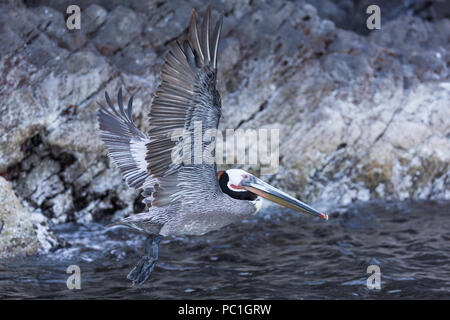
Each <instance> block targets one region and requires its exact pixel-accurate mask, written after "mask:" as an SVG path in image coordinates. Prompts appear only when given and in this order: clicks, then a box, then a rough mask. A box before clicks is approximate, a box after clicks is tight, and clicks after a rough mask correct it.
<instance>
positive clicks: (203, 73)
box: [146, 6, 222, 206]
mask: <svg viewBox="0 0 450 320" xmlns="http://www.w3.org/2000/svg"><path fill="white" fill-rule="evenodd" d="M210 17H211V11H210V8H209V6H208V8H207V10H206V11H205V14H204V16H203V22H202V26H201V29H200V30H199V29H198V28H197V21H196V14H195V11H194V10H193V11H192V15H191V21H190V24H189V32H188V34H187V37H186V38H187V39H184V40H183V41H174V42H173V43H172V46H171V49H170V51H169V52H168V53H167V56H166V59H165V63H164V65H163V68H162V71H161V84H160V85H159V87H158V89H157V91H156V94H155V97H154V99H153V102H152V106H151V108H150V112H149V123H150V129H149V131H148V138H149V139H150V141H149V143H147V157H146V160H147V162H148V171H149V172H150V175H151V176H152V177H153V178H155V179H157V184H155V186H154V190H155V192H154V193H153V197H152V198H151V204H152V206H165V205H168V204H173V203H175V202H178V201H183V202H190V201H196V200H198V199H199V198H208V197H210V196H212V195H214V194H215V193H217V191H218V189H219V186H218V181H217V174H216V165H215V163H214V161H212V162H211V161H205V160H206V159H200V161H198V158H197V160H196V161H195V162H194V160H195V159H194V155H196V152H195V151H196V150H194V147H195V145H194V141H202V137H199V136H198V135H199V134H204V133H205V132H207V130H208V129H217V127H218V124H219V119H220V115H221V101H220V95H219V93H218V91H217V89H216V75H217V47H218V44H219V37H220V31H221V28H222V17H221V18H220V20H219V21H218V22H217V24H216V26H215V29H214V31H213V32H212V34H211V30H210ZM194 127H195V129H194ZM199 128H201V130H199ZM182 130H184V133H181V131H182ZM186 133H187V134H188V137H187V136H186ZM212 140H213V141H203V142H202V148H201V149H200V152H201V153H202V154H203V151H204V149H205V147H206V146H208V150H209V151H211V154H212V155H213V154H214V149H215V145H214V144H215V142H214V139H212ZM186 147H187V149H186ZM186 151H187V152H190V157H186ZM197 155H198V149H197ZM181 159H184V160H187V161H186V162H184V163H180V160H181Z"/></svg>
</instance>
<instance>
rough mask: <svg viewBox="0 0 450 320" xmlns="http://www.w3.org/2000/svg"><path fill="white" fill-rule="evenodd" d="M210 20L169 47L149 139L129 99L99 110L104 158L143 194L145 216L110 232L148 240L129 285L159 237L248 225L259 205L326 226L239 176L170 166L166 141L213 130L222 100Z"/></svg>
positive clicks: (141, 277)
mask: <svg viewBox="0 0 450 320" xmlns="http://www.w3.org/2000/svg"><path fill="white" fill-rule="evenodd" d="M210 17H211V12H210V8H209V7H208V8H207V10H206V11H205V14H204V15H203V21H202V25H201V27H200V28H197V22H196V14H195V11H194V10H193V11H192V15H191V20H190V24H189V29H188V32H187V34H186V36H185V37H184V38H183V39H180V40H176V41H174V42H173V43H172V44H171V48H170V50H169V52H168V53H167V55H166V58H165V62H164V65H163V67H162V71H161V80H162V81H161V83H160V85H159V87H158V88H157V91H156V93H155V96H154V98H153V101H152V105H151V107H150V110H149V114H148V117H149V123H150V127H149V130H148V134H147V135H146V134H144V133H142V132H141V131H139V129H137V128H136V126H135V125H134V123H133V119H132V103H133V99H132V98H130V100H129V102H128V107H127V110H126V111H125V109H124V106H123V100H122V91H121V90H119V93H118V97H117V100H118V105H119V110H117V109H116V108H115V107H114V105H113V104H112V102H111V99H110V98H109V96H108V94H107V93H105V97H106V102H107V107H104V106H103V105H101V104H100V107H101V108H100V111H99V113H98V121H99V124H100V130H101V138H102V140H103V141H104V143H105V145H106V147H107V149H108V151H109V153H108V155H109V157H111V159H112V161H113V162H114V163H115V164H116V165H117V166H118V167H119V169H120V171H121V173H122V175H123V177H124V179H125V181H126V182H127V183H128V185H129V186H130V187H133V188H136V189H142V196H143V197H144V200H143V202H144V203H145V205H146V211H145V212H143V213H139V214H135V215H131V216H129V217H127V218H124V219H121V220H120V221H119V222H117V223H115V224H114V225H123V226H126V227H129V228H132V229H135V230H138V231H140V232H143V233H145V234H146V235H147V236H148V238H147V241H146V249H145V252H146V254H145V256H143V257H142V259H141V260H140V261H139V262H138V263H137V265H136V266H135V267H134V269H133V270H131V272H130V273H129V274H128V279H130V280H132V281H133V284H135V283H139V284H142V283H144V282H145V281H146V280H147V279H148V278H149V276H150V274H151V272H152V271H153V268H154V267H155V263H156V261H157V259H158V244H159V242H160V240H161V238H162V237H163V236H172V235H202V234H205V233H207V232H209V231H212V230H217V229H219V228H222V227H224V226H226V225H228V224H231V223H233V222H237V221H240V220H243V219H246V218H249V217H250V216H252V215H253V214H255V213H256V212H257V211H258V210H259V209H260V207H261V203H262V198H266V199H268V200H271V201H273V202H276V203H278V204H281V205H283V206H285V207H288V208H291V209H294V210H297V211H300V212H303V213H308V214H311V215H314V216H318V217H321V218H324V219H328V216H327V215H326V214H324V213H321V212H319V211H317V210H315V209H314V208H312V207H310V206H308V205H307V204H305V203H303V202H301V201H299V200H297V199H295V198H293V197H291V196H289V195H288V194H286V193H284V192H282V191H280V190H277V189H276V188H274V187H272V186H270V185H268V184H267V183H265V182H263V181H261V180H260V179H258V178H256V177H255V176H254V175H252V174H250V173H248V172H245V171H243V170H240V169H231V170H226V171H220V172H217V170H216V164H215V163H214V162H213V163H212V164H208V163H206V162H205V161H203V162H202V163H201V164H195V163H189V162H188V163H186V162H181V163H180V162H177V161H173V159H172V153H173V151H174V150H177V149H176V148H177V147H179V145H180V144H182V140H183V138H182V137H180V139H178V140H177V139H173V138H172V134H173V132H174V130H177V129H185V130H188V131H189V132H191V133H193V130H194V129H193V124H194V122H198V121H201V124H202V129H203V132H204V131H205V130H206V129H210V128H213V129H217V127H218V123H219V118H220V115H221V100H220V95H219V92H218V91H217V89H216V75H217V48H218V45H219V36H220V32H221V28H222V17H221V18H220V19H219V21H218V22H217V24H216V26H215V28H214V30H213V31H212V30H211V28H210ZM211 31H212V33H211ZM150 249H152V254H151V253H150Z"/></svg>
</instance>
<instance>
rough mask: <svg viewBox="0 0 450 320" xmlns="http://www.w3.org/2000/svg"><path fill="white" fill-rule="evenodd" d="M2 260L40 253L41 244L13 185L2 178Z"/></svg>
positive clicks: (0, 247) (0, 252)
mask: <svg viewBox="0 0 450 320" xmlns="http://www.w3.org/2000/svg"><path fill="white" fill-rule="evenodd" d="M0 199H2V205H1V206H0V259H1V258H7V257H12V256H17V255H31V254H35V253H37V252H38V249H39V247H40V243H39V241H38V239H37V235H36V231H35V230H34V228H33V223H32V221H31V218H30V214H29V213H28V212H27V211H26V210H25V209H24V207H23V206H22V205H21V203H20V201H19V199H17V197H16V195H15V194H14V191H13V190H12V188H11V185H10V184H9V183H8V181H6V180H5V179H3V178H2V177H0Z"/></svg>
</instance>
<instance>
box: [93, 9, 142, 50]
mask: <svg viewBox="0 0 450 320" xmlns="http://www.w3.org/2000/svg"><path fill="white" fill-rule="evenodd" d="M142 24H143V21H142V19H141V17H140V16H139V15H137V14H136V13H135V12H134V11H133V10H131V9H129V8H126V7H122V6H118V7H116V8H115V9H114V10H113V11H111V12H110V13H109V15H108V17H107V20H106V23H105V25H103V26H102V27H101V28H100V30H99V31H98V33H97V35H96V37H95V40H94V41H95V44H96V46H97V49H98V50H99V51H100V52H101V53H102V54H104V55H106V56H111V55H112V54H114V53H115V52H117V51H118V50H120V49H122V48H124V47H125V46H126V45H128V44H130V43H131V42H132V41H133V40H134V39H135V38H136V37H137V36H138V35H139V34H140V33H141V31H142Z"/></svg>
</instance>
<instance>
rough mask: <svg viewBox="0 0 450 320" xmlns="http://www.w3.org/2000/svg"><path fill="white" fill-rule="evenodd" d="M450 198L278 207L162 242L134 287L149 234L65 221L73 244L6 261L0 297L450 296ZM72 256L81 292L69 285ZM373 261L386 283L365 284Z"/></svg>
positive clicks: (65, 234) (0, 265)
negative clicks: (313, 208) (315, 214)
mask: <svg viewBox="0 0 450 320" xmlns="http://www.w3.org/2000/svg"><path fill="white" fill-rule="evenodd" d="M449 205H450V202H436V201H426V202H401V203H385V202H383V203H381V202H370V203H365V204H356V205H352V206H350V207H346V208H341V209H340V210H338V211H337V212H335V213H332V214H331V216H330V220H329V221H328V222H325V221H321V220H318V219H316V218H311V217H309V216H298V215H296V214H294V213H292V212H290V211H288V210H283V209H279V208H278V207H272V208H271V209H270V210H269V211H270V212H267V210H266V212H262V214H259V215H258V216H256V217H254V218H252V219H249V220H247V221H244V222H242V223H238V224H235V225H232V226H229V227H226V228H224V229H222V230H219V231H216V232H212V233H209V234H207V235H205V236H202V237H178V238H171V239H165V240H163V241H162V243H161V246H160V260H159V262H158V265H157V266H156V268H155V271H154V273H153V274H152V277H151V278H150V281H149V282H147V283H146V284H145V285H144V286H135V287H133V286H131V284H130V282H129V281H128V280H127V279H126V275H127V273H128V272H129V271H130V269H131V268H132V267H133V265H134V264H135V263H136V262H137V260H138V259H139V257H140V255H141V253H142V252H141V251H142V246H143V240H144V237H143V236H141V235H137V234H134V233H129V232H127V231H126V230H125V229H113V230H106V229H104V228H103V226H102V224H97V223H92V224H89V225H75V224H65V225H61V226H58V227H57V229H55V232H56V233H57V234H58V235H59V236H60V237H62V238H63V239H65V240H66V241H67V242H68V243H70V244H71V247H67V248H62V249H59V250H57V251H55V252H52V253H49V254H46V255H40V256H35V257H26V258H20V259H19V258H14V259H6V260H1V261H0V299H4V298H8V299H17V298H39V299H55V298H56V299H73V298H77V299H80V298H81V299H87V298H89V299H92V298H102V299H105V298H111V299H124V298H128V299H133V298H140V299H172V298H177V299H206V298H210V299H244V298H247V299H268V298H272V299H363V298H364V299H407V298H418V299H449V298H450V233H449V230H450V210H449ZM105 223H106V222H105ZM73 264H75V265H78V266H79V267H80V269H81V290H68V289H67V286H66V280H67V277H68V276H69V275H68V274H66V268H67V267H68V266H69V265H73ZM371 264H375V265H378V266H379V267H380V269H381V290H369V289H368V288H367V285H366V282H367V278H368V276H369V274H367V273H366V272H367V267H368V266H369V265H371Z"/></svg>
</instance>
